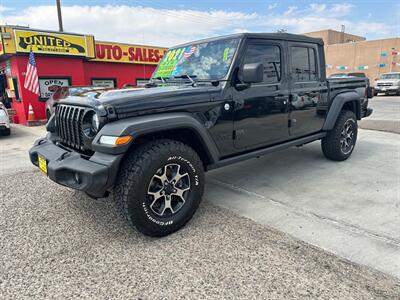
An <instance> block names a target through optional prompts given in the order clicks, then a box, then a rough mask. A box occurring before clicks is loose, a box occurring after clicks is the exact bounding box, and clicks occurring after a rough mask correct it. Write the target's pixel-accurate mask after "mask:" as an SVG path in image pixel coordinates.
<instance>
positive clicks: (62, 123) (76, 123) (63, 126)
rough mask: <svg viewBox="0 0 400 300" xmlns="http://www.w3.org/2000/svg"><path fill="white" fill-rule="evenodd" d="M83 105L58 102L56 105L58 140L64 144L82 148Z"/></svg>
mask: <svg viewBox="0 0 400 300" xmlns="http://www.w3.org/2000/svg"><path fill="white" fill-rule="evenodd" d="M84 113H85V108H84V107H79V106H72V105H64V104H60V105H57V107H56V122H57V131H58V136H59V139H60V142H61V143H63V144H64V145H66V146H69V147H72V148H75V149H78V150H83V149H84V144H83V132H82V119H83V115H84Z"/></svg>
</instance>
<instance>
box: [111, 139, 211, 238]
mask: <svg viewBox="0 0 400 300" xmlns="http://www.w3.org/2000/svg"><path fill="white" fill-rule="evenodd" d="M121 166H122V167H121V170H120V172H119V175H118V179H117V183H116V186H115V190H114V195H115V199H116V201H117V203H118V204H119V206H120V208H121V211H122V214H123V216H124V217H125V218H126V219H127V220H128V221H129V222H130V224H131V225H133V226H135V227H136V228H137V229H138V230H139V231H140V232H142V233H144V234H146V235H149V236H155V237H161V236H166V235H168V234H171V233H173V232H175V231H177V230H178V229H180V228H181V227H183V226H184V225H185V224H186V223H187V222H188V221H189V220H190V219H191V218H192V216H193V214H194V213H195V211H196V210H197V208H198V206H199V203H200V200H201V197H202V195H203V191H204V170H203V164H202V162H201V160H200V158H199V156H198V155H197V153H196V152H195V151H194V150H193V149H192V148H190V147H189V146H187V145H185V144H183V143H181V142H178V141H173V140H155V141H152V142H149V143H147V144H144V145H142V146H139V147H138V149H136V150H135V151H133V152H131V153H130V154H128V156H127V157H126V158H125V160H124V161H123V162H122V163H121Z"/></svg>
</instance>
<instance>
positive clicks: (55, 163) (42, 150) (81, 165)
mask: <svg viewBox="0 0 400 300" xmlns="http://www.w3.org/2000/svg"><path fill="white" fill-rule="evenodd" d="M39 154H40V155H41V156H43V157H45V158H46V161H47V175H48V177H49V178H50V179H51V180H53V181H55V182H57V183H59V184H61V185H64V186H67V187H70V188H73V189H76V190H80V191H84V192H86V193H88V194H89V195H91V196H93V197H104V196H105V195H107V194H108V191H109V190H110V189H111V188H112V186H113V185H114V182H115V178H116V176H117V172H118V168H119V164H120V161H121V159H122V155H110V154H104V153H100V152H95V153H94V154H93V155H92V156H91V157H90V158H85V157H83V156H82V155H81V154H80V153H78V152H75V151H71V150H67V149H64V148H62V147H60V146H58V145H56V144H54V143H53V142H52V141H51V140H49V139H47V138H41V139H39V140H37V141H36V142H35V144H34V145H33V147H32V148H31V149H30V150H29V157H30V160H31V162H32V163H33V164H34V165H35V166H38V155H39Z"/></svg>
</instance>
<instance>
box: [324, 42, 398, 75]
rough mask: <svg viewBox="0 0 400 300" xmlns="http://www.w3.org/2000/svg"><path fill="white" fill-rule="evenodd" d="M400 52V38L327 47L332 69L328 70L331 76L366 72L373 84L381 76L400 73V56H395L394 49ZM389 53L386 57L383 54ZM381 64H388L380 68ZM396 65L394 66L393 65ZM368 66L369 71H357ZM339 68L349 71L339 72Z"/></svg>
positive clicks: (326, 52)
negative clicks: (333, 74)
mask: <svg viewBox="0 0 400 300" xmlns="http://www.w3.org/2000/svg"><path fill="white" fill-rule="evenodd" d="M393 48H394V49H395V50H396V51H399V52H400V38H391V39H383V40H372V41H363V42H356V43H345V44H334V45H326V46H325V56H326V63H327V64H328V65H331V66H332V68H327V69H326V73H327V75H328V76H329V75H330V74H332V73H341V72H364V73H365V74H367V76H368V78H369V79H370V80H371V82H373V80H374V79H375V78H378V77H379V75H380V74H382V73H386V72H400V66H398V65H396V63H400V55H397V56H393V55H392V51H393V50H392V49H393ZM382 52H387V56H386V57H382V56H381V53H382ZM380 63H384V64H386V66H385V67H384V68H379V67H378V66H377V65H378V64H380ZM393 63H394V64H393ZM362 65H364V66H368V69H367V70H357V69H356V67H357V66H362ZM338 66H347V67H348V68H347V70H338V69H337V67H338Z"/></svg>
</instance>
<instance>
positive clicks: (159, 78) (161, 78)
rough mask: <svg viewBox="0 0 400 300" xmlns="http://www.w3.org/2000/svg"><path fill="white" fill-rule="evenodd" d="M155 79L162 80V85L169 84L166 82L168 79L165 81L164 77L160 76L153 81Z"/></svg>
mask: <svg viewBox="0 0 400 300" xmlns="http://www.w3.org/2000/svg"><path fill="white" fill-rule="evenodd" d="M153 79H156V80H161V82H162V83H167V82H166V81H165V79H168V78H165V79H164V77H161V76H158V77H153V78H152V80H153Z"/></svg>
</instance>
